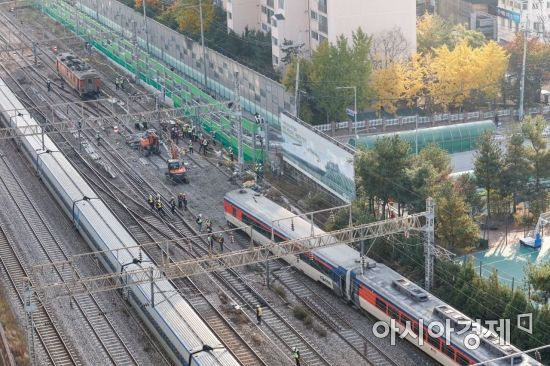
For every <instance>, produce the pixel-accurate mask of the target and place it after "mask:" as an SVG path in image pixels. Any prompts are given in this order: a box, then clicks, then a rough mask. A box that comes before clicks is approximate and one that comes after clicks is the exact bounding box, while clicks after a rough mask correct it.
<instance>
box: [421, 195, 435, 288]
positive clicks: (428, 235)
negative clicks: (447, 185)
mask: <svg viewBox="0 0 550 366" xmlns="http://www.w3.org/2000/svg"><path fill="white" fill-rule="evenodd" d="M434 223H435V202H434V200H433V198H431V197H428V199H427V200H426V224H425V225H424V228H423V229H424V258H425V268H424V276H425V277H424V289H425V290H426V291H428V292H429V291H430V290H431V289H432V286H433V280H434V258H435V238H434Z"/></svg>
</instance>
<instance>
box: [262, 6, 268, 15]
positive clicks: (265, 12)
mask: <svg viewBox="0 0 550 366" xmlns="http://www.w3.org/2000/svg"><path fill="white" fill-rule="evenodd" d="M262 13H264V14H267V8H266V7H265V6H264V5H262Z"/></svg>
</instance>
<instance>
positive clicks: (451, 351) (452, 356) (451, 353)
mask: <svg viewBox="0 0 550 366" xmlns="http://www.w3.org/2000/svg"><path fill="white" fill-rule="evenodd" d="M443 353H445V354H446V355H447V357H449V358H450V359H451V360H454V359H455V349H454V348H453V347H452V346H451V345H446V344H443Z"/></svg>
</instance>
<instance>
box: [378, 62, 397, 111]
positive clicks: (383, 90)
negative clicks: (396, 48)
mask: <svg viewBox="0 0 550 366" xmlns="http://www.w3.org/2000/svg"><path fill="white" fill-rule="evenodd" d="M372 89H373V90H374V91H375V93H376V97H375V99H374V102H373V104H372V108H374V109H375V110H379V109H381V108H383V109H384V110H385V111H386V112H388V113H395V112H396V110H397V101H399V99H401V98H402V96H403V95H404V94H405V72H404V69H403V66H402V65H401V64H399V63H392V64H389V65H388V66H387V67H385V68H382V69H376V70H374V71H373V73H372Z"/></svg>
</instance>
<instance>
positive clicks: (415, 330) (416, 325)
mask: <svg viewBox="0 0 550 366" xmlns="http://www.w3.org/2000/svg"><path fill="white" fill-rule="evenodd" d="M411 329H412V331H413V333H414V334H418V322H416V321H413V322H412V324H411Z"/></svg>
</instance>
